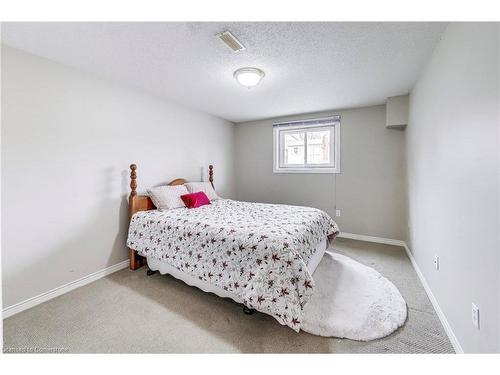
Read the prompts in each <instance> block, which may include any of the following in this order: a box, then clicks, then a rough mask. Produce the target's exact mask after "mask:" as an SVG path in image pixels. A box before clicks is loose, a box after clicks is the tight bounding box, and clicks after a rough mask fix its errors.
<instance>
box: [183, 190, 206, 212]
mask: <svg viewBox="0 0 500 375" xmlns="http://www.w3.org/2000/svg"><path fill="white" fill-rule="evenodd" d="M181 199H182V201H183V202H184V204H185V205H186V207H187V208H196V207H201V206H204V205H206V204H210V199H208V197H207V195H206V194H205V193H204V192H202V191H198V192H197V193H191V194H185V195H181Z"/></svg>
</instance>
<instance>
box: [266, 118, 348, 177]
mask: <svg viewBox="0 0 500 375" xmlns="http://www.w3.org/2000/svg"><path fill="white" fill-rule="evenodd" d="M321 120H325V119H324V118H323V119H310V120H299V121H293V122H287V123H277V124H274V126H273V172H274V173H340V117H339V116H335V117H333V118H332V119H331V120H330V121H328V122H324V121H322V122H320V121H321ZM325 128H332V130H331V133H330V159H332V158H333V162H332V163H331V164H328V165H326V166H325V165H324V164H307V132H308V131H309V132H310V131H311V130H320V129H325ZM298 130H302V131H303V132H304V158H305V161H306V164H295V165H293V166H291V167H286V166H284V165H283V158H284V150H285V147H284V135H285V134H286V133H291V132H294V133H297V132H298ZM332 138H333V139H332Z"/></svg>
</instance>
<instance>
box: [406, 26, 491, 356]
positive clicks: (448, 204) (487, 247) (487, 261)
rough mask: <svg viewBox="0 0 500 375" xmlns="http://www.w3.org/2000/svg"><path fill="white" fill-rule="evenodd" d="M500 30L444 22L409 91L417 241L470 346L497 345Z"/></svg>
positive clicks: (423, 265) (422, 264)
mask: <svg viewBox="0 0 500 375" xmlns="http://www.w3.org/2000/svg"><path fill="white" fill-rule="evenodd" d="M499 33H500V30H499V26H498V24H496V25H495V24H468V23H459V24H451V25H450V26H449V27H448V28H447V30H446V31H445V33H444V34H443V37H442V40H441V41H440V43H439V44H438V46H437V47H436V49H435V51H434V54H433V56H432V58H431V60H430V61H429V63H428V65H427V67H426V69H425V70H424V72H423V74H422V75H421V77H420V79H419V80H418V82H417V84H416V86H415V88H414V89H413V91H412V92H411V95H410V121H409V125H408V129H407V132H406V136H407V139H406V141H407V152H408V186H409V192H408V194H409V225H410V231H409V232H410V233H409V240H410V241H409V242H410V248H411V250H412V252H413V254H414V257H415V259H416V261H417V263H418V265H419V268H420V269H421V271H422V273H423V274H424V276H425V278H426V280H427V281H428V284H429V285H430V288H431V289H432V291H433V294H434V295H435V297H436V298H437V300H438V302H439V305H440V306H441V309H442V310H443V312H444V314H445V315H446V317H447V319H448V321H449V323H450V325H451V327H452V329H453V331H454V333H455V335H456V336H457V338H458V340H459V342H460V343H461V345H462V348H463V349H464V351H465V352H494V351H497V352H498V351H500V343H499V340H500V332H499V324H500V309H499V303H500V302H499V301H500V290H499V284H500V280H499V274H500V270H499V262H500V243H499V233H500V227H499V192H500V186H499V176H500V174H499V168H500V165H499V156H500V155H499V150H500V148H499V128H500V123H499V113H498V110H499V108H500V106H499V105H500V102H499V95H498V89H499V88H498V85H499V78H500V77H499V67H500V63H499V59H498V53H499V50H498V49H499V42H500V41H499ZM435 254H437V255H439V256H440V259H441V268H440V270H439V271H436V270H435V269H434V267H433V258H434V255H435ZM472 302H474V303H475V304H476V305H477V306H478V307H479V308H480V321H481V330H479V331H478V330H476V329H475V328H474V327H473V326H472V323H471V303H472Z"/></svg>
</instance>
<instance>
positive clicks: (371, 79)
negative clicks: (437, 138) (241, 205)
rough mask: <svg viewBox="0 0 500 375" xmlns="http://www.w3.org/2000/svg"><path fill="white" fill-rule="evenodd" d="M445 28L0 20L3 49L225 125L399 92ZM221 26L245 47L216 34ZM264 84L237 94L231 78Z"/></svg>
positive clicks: (369, 100) (335, 106) (349, 104)
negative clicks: (249, 72)
mask: <svg viewBox="0 0 500 375" xmlns="http://www.w3.org/2000/svg"><path fill="white" fill-rule="evenodd" d="M445 27H446V24H444V23H343V22H323V23H310V22H298V23H297V22H285V23H280V22H244V23H238V22H235V23H224V22H220V23H218V22H217V23H213V22H186V23H172V22H161V23H132V22H131V23H3V24H2V39H3V43H5V44H7V45H10V46H13V47H16V48H19V49H22V50H25V51H28V52H31V53H33V54H36V55H40V56H43V57H46V58H49V59H51V60H54V61H58V62H61V63H64V64H67V65H70V66H73V67H76V68H80V69H83V70H85V71H90V72H93V73H97V74H98V75H100V76H102V77H106V78H109V79H112V80H116V81H119V82H122V83H125V84H127V85H131V86H134V87H138V88H142V89H145V90H147V91H149V92H152V93H154V94H156V95H159V96H162V97H165V98H169V99H173V100H175V101H177V102H179V103H181V104H183V105H185V106H188V107H191V108H195V109H198V110H201V111H204V112H208V113H210V114H213V115H216V116H219V117H222V118H225V119H228V120H230V121H233V122H242V121H248V120H256V119H262V118H269V117H275V116H281V115H290V114H297V113H307V112H315V111H322V110H328V109H340V108H349V107H357V106H366V105H372V104H380V103H384V102H385V99H386V98H387V97H389V96H394V95H401V94H406V93H408V92H409V90H410V89H411V88H412V87H413V85H414V83H415V81H416V79H417V77H418V74H419V73H420V71H421V69H422V68H423V66H424V65H425V63H426V61H427V59H428V58H429V56H430V54H431V52H432V49H433V48H434V46H435V44H436V43H437V41H438V40H439V38H440V35H441V33H442V32H443V30H444V28H445ZM226 29H229V30H231V31H232V32H233V34H235V35H236V37H237V38H238V39H239V40H240V41H241V42H242V43H243V44H244V45H245V46H246V47H247V49H246V50H245V51H243V52H240V53H237V54H236V53H233V52H232V51H231V50H230V49H229V48H228V47H227V46H226V45H224V44H223V43H222V42H221V41H220V40H219V39H217V38H216V37H215V34H216V33H218V32H220V31H223V30H226ZM243 66H255V67H258V68H260V69H262V70H264V71H265V73H266V77H265V78H264V80H263V81H262V82H261V83H260V84H259V85H258V86H256V87H254V88H252V89H246V88H244V87H243V86H240V85H239V84H238V83H237V82H236V81H235V80H234V78H233V71H234V70H236V69H237V68H240V67H243Z"/></svg>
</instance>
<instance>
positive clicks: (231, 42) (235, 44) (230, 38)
mask: <svg viewBox="0 0 500 375" xmlns="http://www.w3.org/2000/svg"><path fill="white" fill-rule="evenodd" d="M217 37H218V38H219V39H220V40H222V41H223V42H224V43H225V44H226V46H228V47H229V48H231V49H232V50H233V52H240V51H243V50H245V49H246V48H245V46H244V45H243V44H241V42H240V41H239V40H238V39H236V37H235V36H234V35H233V34H231V32H230V31H223V32H222V33H219V34H217Z"/></svg>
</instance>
